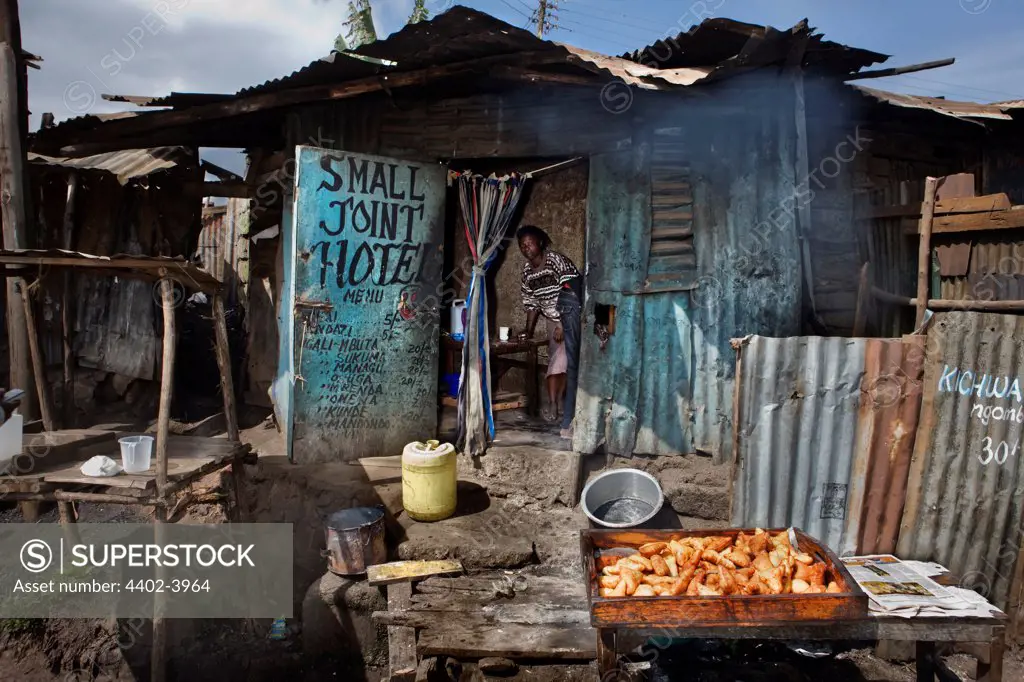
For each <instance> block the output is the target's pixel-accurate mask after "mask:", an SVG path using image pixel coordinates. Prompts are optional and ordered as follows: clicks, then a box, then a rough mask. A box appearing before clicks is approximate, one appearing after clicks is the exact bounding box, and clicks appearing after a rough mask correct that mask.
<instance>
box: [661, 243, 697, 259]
mask: <svg viewBox="0 0 1024 682" xmlns="http://www.w3.org/2000/svg"><path fill="white" fill-rule="evenodd" d="M683 253H693V242H692V241H683V240H679V239H674V240H666V241H652V242H651V257H652V258H653V257H656V256H657V257H661V256H670V255H675V254H683Z"/></svg>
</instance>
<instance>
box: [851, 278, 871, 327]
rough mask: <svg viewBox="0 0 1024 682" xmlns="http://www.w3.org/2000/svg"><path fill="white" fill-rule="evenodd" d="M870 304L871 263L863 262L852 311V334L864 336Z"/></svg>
mask: <svg viewBox="0 0 1024 682" xmlns="http://www.w3.org/2000/svg"><path fill="white" fill-rule="evenodd" d="M870 304H871V263H865V264H864V265H863V266H862V267H861V269H860V280H859V282H858V285H857V307H856V309H855V310H854V313H853V336H854V337H855V338H856V337H858V336H864V330H865V328H866V327H867V323H868V307H869V306H870Z"/></svg>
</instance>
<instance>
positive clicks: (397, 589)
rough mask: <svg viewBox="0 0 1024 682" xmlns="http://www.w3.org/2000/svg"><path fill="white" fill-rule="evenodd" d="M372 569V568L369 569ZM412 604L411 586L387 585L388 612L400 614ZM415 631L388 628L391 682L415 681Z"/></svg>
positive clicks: (406, 583) (408, 584)
mask: <svg viewBox="0 0 1024 682" xmlns="http://www.w3.org/2000/svg"><path fill="white" fill-rule="evenodd" d="M370 568H374V567H372V566H371V567H370ZM411 603H412V584H411V583H408V582H395V583H391V584H389V585H388V612H389V613H401V612H403V611H405V610H406V609H408V608H409V606H410V605H411ZM416 662H417V659H416V630H414V629H413V628H411V627H402V626H396V625H392V626H389V627H388V667H389V669H390V672H391V682H412V681H413V680H415V679H416Z"/></svg>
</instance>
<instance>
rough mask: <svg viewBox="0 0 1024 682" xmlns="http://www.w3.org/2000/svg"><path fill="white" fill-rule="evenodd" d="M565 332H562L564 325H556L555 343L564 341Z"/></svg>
mask: <svg viewBox="0 0 1024 682" xmlns="http://www.w3.org/2000/svg"><path fill="white" fill-rule="evenodd" d="M563 338H564V333H563V332H562V325H558V326H557V327H555V343H562V339H563Z"/></svg>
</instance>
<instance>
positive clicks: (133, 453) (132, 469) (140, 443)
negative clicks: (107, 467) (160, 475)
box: [117, 436, 153, 474]
mask: <svg viewBox="0 0 1024 682" xmlns="http://www.w3.org/2000/svg"><path fill="white" fill-rule="evenodd" d="M117 442H118V443H119V444H120V445H121V467H122V468H123V469H124V472H125V473H126V474H138V473H142V472H143V471H146V470H148V469H149V463H150V459H151V457H152V455H153V437H152V436H125V437H124V438H119V439H118V441H117Z"/></svg>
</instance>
